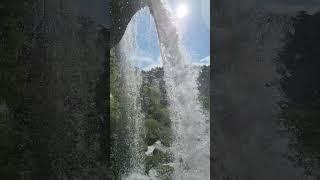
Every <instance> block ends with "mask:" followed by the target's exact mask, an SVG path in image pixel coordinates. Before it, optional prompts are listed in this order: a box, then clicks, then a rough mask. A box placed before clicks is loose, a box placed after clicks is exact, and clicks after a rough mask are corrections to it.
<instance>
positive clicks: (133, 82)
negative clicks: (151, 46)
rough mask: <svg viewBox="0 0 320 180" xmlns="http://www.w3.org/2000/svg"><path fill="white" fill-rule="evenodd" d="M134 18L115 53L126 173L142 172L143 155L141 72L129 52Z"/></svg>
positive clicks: (132, 37) (131, 48) (131, 47)
mask: <svg viewBox="0 0 320 180" xmlns="http://www.w3.org/2000/svg"><path fill="white" fill-rule="evenodd" d="M136 28H137V27H136V19H133V20H132V21H131V22H130V24H129V25H128V27H127V29H126V32H125V34H124V36H123V38H122V39H121V41H120V43H119V44H118V46H117V54H118V57H119V61H120V74H121V88H122V89H121V90H122V91H123V94H124V95H125V97H126V100H125V101H124V102H122V106H125V108H123V109H125V112H122V113H123V114H124V116H125V117H126V119H127V121H128V123H127V127H126V129H127V131H128V136H127V137H128V138H129V139H128V140H127V143H128V144H129V147H130V159H128V162H127V163H129V164H130V165H129V169H128V170H126V171H127V172H128V174H133V173H143V172H144V166H143V162H144V155H143V153H144V152H143V147H142V144H143V142H142V141H143V134H144V122H143V121H144V115H143V113H142V110H141V100H140V88H141V83H142V77H141V72H140V70H138V69H137V68H135V66H134V62H133V60H132V57H131V54H132V52H133V51H135V48H136V46H137V44H136V38H135V34H136ZM123 176H124V177H123V179H143V178H133V176H132V175H131V176H129V177H128V178H127V177H126V176H127V175H123Z"/></svg>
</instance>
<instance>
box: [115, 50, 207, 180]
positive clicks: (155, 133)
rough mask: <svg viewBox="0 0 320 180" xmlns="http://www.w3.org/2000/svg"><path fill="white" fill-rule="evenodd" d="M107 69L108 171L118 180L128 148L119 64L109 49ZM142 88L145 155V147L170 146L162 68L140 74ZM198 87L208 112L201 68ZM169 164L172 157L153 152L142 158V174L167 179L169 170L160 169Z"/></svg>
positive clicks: (127, 154) (124, 166)
mask: <svg viewBox="0 0 320 180" xmlns="http://www.w3.org/2000/svg"><path fill="white" fill-rule="evenodd" d="M110 67H111V74H110V80H111V82H110V83H111V84H110V85H111V89H110V90H111V91H110V92H111V94H110V106H111V107H110V110H111V129H112V139H113V145H112V148H113V152H114V154H113V155H112V170H113V178H114V179H119V177H120V175H121V174H125V173H126V170H127V169H128V168H129V167H128V165H127V164H128V163H127V162H128V159H129V158H130V155H129V151H128V149H129V147H128V145H127V144H126V139H127V138H128V137H127V136H126V135H127V134H126V132H127V129H126V128H125V126H126V123H127V122H126V117H125V114H124V113H123V112H125V109H123V108H125V107H122V106H124V104H123V103H124V101H125V97H126V95H125V94H123V93H122V91H121V82H122V81H121V75H120V72H119V62H118V60H117V57H116V54H115V50H114V49H111V58H110ZM141 75H142V85H141V89H140V98H141V106H142V111H143V113H144V116H145V121H144V126H145V135H144V136H143V138H144V139H143V143H144V144H143V145H142V146H143V147H145V151H146V150H147V146H151V145H153V144H155V142H156V141H160V142H161V143H162V144H163V145H164V146H165V147H170V146H171V144H172V142H173V135H172V130H171V121H170V113H169V109H168V108H169V106H168V105H169V103H168V99H167V94H166V93H167V92H166V89H165V82H164V78H163V76H164V71H163V68H160V67H157V68H153V69H151V70H149V71H142V73H141ZM198 85H199V86H198V87H199V91H200V99H199V101H201V102H202V105H203V108H204V110H209V66H202V67H201V72H200V76H199V78H198ZM172 161H173V155H172V154H171V153H169V152H162V151H160V150H158V149H155V150H154V151H153V153H152V155H151V156H146V157H145V161H144V163H145V164H144V165H145V172H146V173H148V172H149V171H150V170H155V171H156V172H157V174H158V175H159V177H158V178H159V179H164V180H166V179H170V176H171V174H172V172H173V168H172V167H170V166H168V165H164V164H166V163H170V162H172Z"/></svg>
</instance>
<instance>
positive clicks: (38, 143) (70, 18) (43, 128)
mask: <svg viewBox="0 0 320 180" xmlns="http://www.w3.org/2000/svg"><path fill="white" fill-rule="evenodd" d="M107 2H108V1H107ZM16 3H17V5H19V3H18V2H16ZM22 3H23V2H22ZM90 3H91V1H90V2H89V1H87V2H86V3H85V2H81V3H79V2H78V1H72V0H67V1H55V0H52V1H51V0H50V1H35V2H33V3H31V4H32V5H30V7H32V8H29V9H26V15H29V16H30V17H29V20H30V19H31V20H32V21H31V20H30V21H29V22H28V24H26V23H25V24H24V26H25V27H30V26H31V27H32V28H30V32H26V34H27V35H28V38H26V39H27V40H26V42H24V45H25V46H27V47H28V49H27V50H26V51H27V53H26V54H23V55H21V57H20V56H19V58H20V59H19V60H20V61H21V62H22V64H23V70H24V74H23V75H24V77H23V78H22V79H23V84H22V85H21V89H22V90H21V91H22V92H21V94H19V97H18V98H17V99H18V100H17V101H16V102H14V103H12V102H10V106H9V107H10V111H11V113H12V114H13V115H11V116H10V120H9V119H8V121H10V123H9V124H10V125H12V126H13V127H14V131H16V132H15V133H16V134H18V135H19V136H18V137H17V139H18V140H17V147H19V150H17V151H18V152H19V153H18V154H17V155H16V157H13V158H16V159H18V160H17V162H16V161H15V162H14V163H17V168H16V169H13V167H12V168H11V167H10V168H11V169H10V173H11V171H12V173H11V174H12V176H10V177H15V178H19V179H21V178H22V179H35V180H37V179H82V178H89V179H108V177H109V176H110V173H109V166H110V161H109V158H108V155H109V145H108V144H107V143H108V142H109V140H108V138H109V123H108V120H109V117H108V109H109V108H108V107H107V103H108V102H109V100H108V97H109V96H107V94H109V93H108V69H109V67H108V61H109V47H110V30H109V29H107V28H106V27H108V25H107V24H108V20H109V21H110V22H111V17H110V15H108V14H107V13H106V12H105V9H103V10H102V9H95V8H94V7H93V9H95V11H86V12H83V11H82V10H83V9H85V7H86V6H88V7H89V6H92V4H90ZM95 3H96V6H99V3H100V5H101V7H105V3H106V2H105V1H95ZM21 6H23V5H21ZM99 7H100V6H99ZM100 10H101V12H100ZM91 13H93V14H91ZM102 16H103V18H104V19H103V18H101V17H102ZM104 22H105V23H106V24H104ZM24 30H25V29H24ZM6 103H8V102H6ZM1 117H2V116H1ZM20 135H21V136H20ZM14 143H16V142H15V141H14ZM13 156H14V155H13ZM13 158H12V159H13ZM10 161H11V160H10ZM1 169H3V168H2V167H1ZM13 171H14V172H13ZM14 174H15V175H14ZM8 177H9V176H8ZM9 179H12V178H9Z"/></svg>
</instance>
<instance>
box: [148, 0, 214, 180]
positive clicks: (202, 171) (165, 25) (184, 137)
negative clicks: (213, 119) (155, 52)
mask: <svg viewBox="0 0 320 180" xmlns="http://www.w3.org/2000/svg"><path fill="white" fill-rule="evenodd" d="M150 6H151V10H152V14H153V17H154V19H155V22H156V27H157V31H158V37H159V42H160V50H161V56H162V60H163V68H164V76H165V83H166V90H167V94H168V98H169V101H170V110H171V113H170V116H171V117H170V119H171V121H172V124H173V127H172V128H173V131H174V132H175V141H174V143H173V144H172V147H171V151H172V153H173V154H174V157H175V160H174V163H173V166H174V170H175V171H174V179H186V180H188V179H190V180H191V179H202V180H206V179H210V129H209V128H210V126H209V117H208V115H207V114H205V113H204V112H202V110H201V106H200V102H199V100H198V94H199V92H198V90H197V77H198V73H199V72H198V70H197V69H195V68H193V67H192V66H191V63H190V58H189V56H188V53H187V51H185V50H184V48H183V46H182V45H181V43H180V37H179V34H178V31H177V27H176V25H175V23H174V21H175V19H173V16H172V13H171V11H170V8H169V6H168V5H167V2H165V1H164V0H161V1H151V3H150Z"/></svg>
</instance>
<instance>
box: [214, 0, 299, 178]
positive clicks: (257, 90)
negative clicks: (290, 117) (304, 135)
mask: <svg viewBox="0 0 320 180" xmlns="http://www.w3.org/2000/svg"><path fill="white" fill-rule="evenodd" d="M215 3H216V4H217V6H216V9H215V10H214V14H215V16H214V22H216V24H217V25H216V28H215V29H214V34H213V36H212V37H213V52H212V54H214V56H213V57H214V60H213V62H214V64H213V65H212V66H213V73H212V76H211V82H212V83H211V85H212V86H211V90H212V92H211V98H212V99H211V102H212V106H211V107H212V111H211V112H212V116H211V117H212V119H211V122H212V126H211V127H212V128H213V131H214V132H215V133H212V143H211V144H212V146H211V147H212V151H211V154H212V155H213V157H214V158H213V161H212V162H211V163H212V166H211V167H212V175H213V176H214V178H216V179H223V178H231V179H237V178H238V179H262V180H263V179H265V180H269V179H299V178H302V177H304V172H303V168H302V167H295V166H294V163H292V162H291V161H289V159H287V158H286V157H284V155H285V154H286V153H287V151H288V148H289V147H288V142H289V138H288V137H287V136H285V135H284V134H280V133H279V131H281V127H280V126H279V125H278V114H279V113H280V109H279V106H278V105H277V103H278V102H279V101H281V100H282V99H283V98H284V97H283V96H282V94H281V93H280V91H279V88H277V86H276V85H274V83H275V82H277V80H278V78H279V74H278V72H277V71H276V69H277V65H276V63H275V62H276V58H277V56H278V53H279V50H280V49H281V48H282V47H283V46H284V41H283V40H284V38H285V33H287V32H289V31H291V30H292V22H291V18H292V17H293V16H295V15H296V14H297V12H298V11H296V13H292V11H291V9H290V11H289V10H288V9H283V11H281V12H280V13H279V12H278V11H273V10H272V9H267V8H265V7H267V6H264V5H263V6H262V5H260V4H259V3H255V2H254V1H249V0H248V1H241V5H240V6H237V5H238V4H237V3H240V2H235V1H233V0H228V1H215ZM266 3H267V1H266ZM273 3H276V2H273ZM267 4H268V3H267ZM289 4H290V3H289ZM268 7H270V6H268ZM301 7H303V6H301ZM299 10H303V8H300V9H299ZM266 84H267V85H266ZM271 84H272V85H271Z"/></svg>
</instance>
